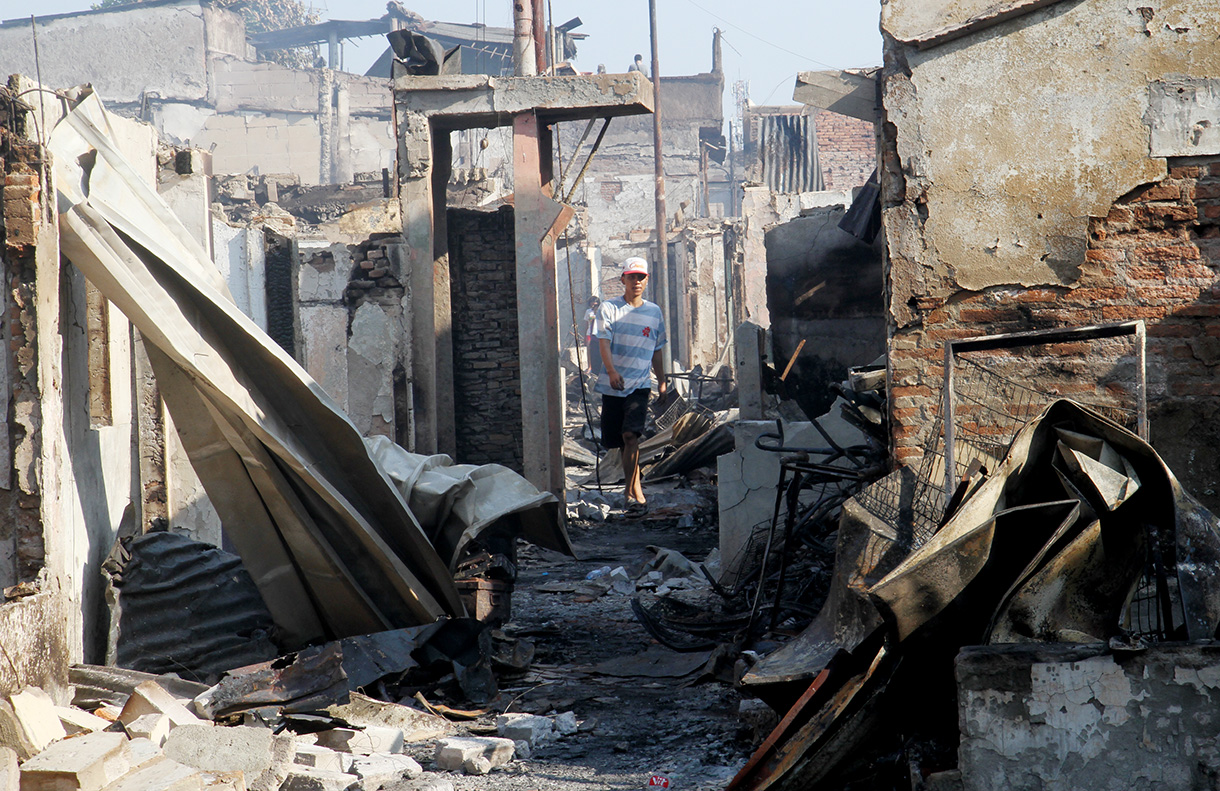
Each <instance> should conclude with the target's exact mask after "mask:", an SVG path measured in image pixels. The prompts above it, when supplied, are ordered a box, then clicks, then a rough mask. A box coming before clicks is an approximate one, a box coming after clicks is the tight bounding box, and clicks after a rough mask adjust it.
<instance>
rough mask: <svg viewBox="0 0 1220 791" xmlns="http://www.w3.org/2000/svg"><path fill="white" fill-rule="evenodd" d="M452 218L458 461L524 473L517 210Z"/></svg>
mask: <svg viewBox="0 0 1220 791" xmlns="http://www.w3.org/2000/svg"><path fill="white" fill-rule="evenodd" d="M448 218H449V219H448V226H449V288H450V292H449V293H450V306H451V310H452V316H453V364H454V372H453V390H454V408H455V412H456V414H455V418H456V419H455V423H456V427H457V461H459V462H461V463H463V464H490V463H495V464H503V465H504V466H506V467H509V468H511V469H513V470H516V471H517V472H521V470H522V464H523V455H522V425H521V398H522V393H521V373H520V362H519V359H520V350H519V340H518V335H517V333H518V317H517V269H516V266H517V264H516V261H517V258H516V243H515V236H514V232H513V210H512V209H511V208H509V207H504V208H501V209H499V210H496V211H477V210H472V209H450V210H449V211H448Z"/></svg>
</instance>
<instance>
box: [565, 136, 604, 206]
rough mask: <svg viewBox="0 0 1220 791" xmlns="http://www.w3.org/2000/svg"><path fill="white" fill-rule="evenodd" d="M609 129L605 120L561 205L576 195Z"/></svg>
mask: <svg viewBox="0 0 1220 791" xmlns="http://www.w3.org/2000/svg"><path fill="white" fill-rule="evenodd" d="M609 128H610V119H609V118H607V119H606V121H605V123H603V124H602V129H601V131H600V132H598V133H597V139H596V140H594V141H593V148H591V149H589V158H588V159H586V160H585V164H584V167H582V168H581V169H580V172H579V173H577V174H576V180H575V181H573V182H572V187H571V189H569V190H568V194H567V195H564V196H563V197H562V198H561V199H560V202H561V203H570V202H571V200H572V195H574V194H575V193H576V188H577V187H579V186H580V182H581V181H582V180H584V177H585V173H586V172H587V171H588V170H589V164H590V163H591V162H593V155H594V154H596V153H597V149H599V148H601V144H602V138H603V137H605V136H606V130H607V129H609Z"/></svg>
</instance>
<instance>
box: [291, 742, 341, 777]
mask: <svg viewBox="0 0 1220 791" xmlns="http://www.w3.org/2000/svg"><path fill="white" fill-rule="evenodd" d="M292 762H293V763H294V764H296V765H297V766H304V767H308V768H309V769H321V770H323V771H326V772H348V771H351V768H352V756H351V753H343V752H339V751H338V750H332V749H330V748H329V747H321V746H319V745H316V744H298V745H297V751H296V755H295V756H294V757H293V759H292Z"/></svg>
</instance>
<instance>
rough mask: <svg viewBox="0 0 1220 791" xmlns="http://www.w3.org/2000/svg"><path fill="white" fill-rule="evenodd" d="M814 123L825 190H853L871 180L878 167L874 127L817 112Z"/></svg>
mask: <svg viewBox="0 0 1220 791" xmlns="http://www.w3.org/2000/svg"><path fill="white" fill-rule="evenodd" d="M813 121H814V125H815V127H816V128H817V134H818V162H819V164H820V165H821V167H822V180H823V182H824V183H825V186H826V189H828V190H842V189H850V188H852V187H859V186H860V185H862V184H864V182H866V181H868V177H869V176H871V175H872V173H873V169H874V168H875V167H876V166H877V142H876V136H875V134H874V131H873V124H872V123H871V122H869V121H861V120H860V119H859V118H852V117H851V116H847V115H840V114H839V113H832V112H830V111H829V110H820V111H818V113H817V115H816V116H814V119H813Z"/></svg>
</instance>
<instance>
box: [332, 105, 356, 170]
mask: <svg viewBox="0 0 1220 791" xmlns="http://www.w3.org/2000/svg"><path fill="white" fill-rule="evenodd" d="M351 105H352V102H351V92H350V91H349V90H348V87H347V84H346V83H343V82H340V83H339V85H338V87H337V88H336V89H335V160H334V162H335V176H334V179H333V180H334V182H335V183H336V184H351V183H352V180H353V178H354V176H355V173H354V172H353V168H352V123H351V122H352V110H351Z"/></svg>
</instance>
